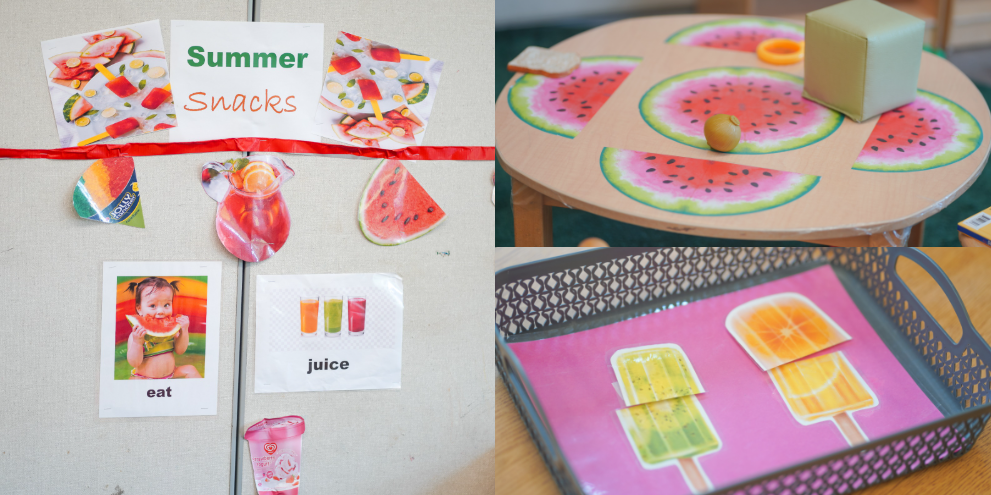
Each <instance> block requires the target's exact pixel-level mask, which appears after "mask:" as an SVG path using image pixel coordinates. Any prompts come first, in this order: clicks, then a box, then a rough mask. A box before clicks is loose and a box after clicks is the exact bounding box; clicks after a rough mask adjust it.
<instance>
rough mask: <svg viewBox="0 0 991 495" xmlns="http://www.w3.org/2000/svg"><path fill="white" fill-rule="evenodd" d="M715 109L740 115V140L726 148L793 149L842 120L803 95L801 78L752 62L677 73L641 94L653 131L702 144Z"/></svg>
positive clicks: (818, 137) (738, 150) (642, 109)
mask: <svg viewBox="0 0 991 495" xmlns="http://www.w3.org/2000/svg"><path fill="white" fill-rule="evenodd" d="M720 113H724V114H730V115H734V116H736V118H737V119H739V120H740V144H738V145H737V146H736V148H734V149H733V150H732V151H731V152H730V153H744V154H763V153H777V152H780V151H788V150H793V149H798V148H801V147H803V146H808V145H810V144H813V143H815V142H818V141H820V140H822V139H824V138H826V137H827V136H829V135H830V134H832V133H833V132H834V131H835V130H836V129H838V128H839V127H840V124H842V123H843V115H842V114H840V113H839V112H836V111H834V110H832V109H829V108H826V107H824V106H822V105H820V104H818V103H816V102H814V101H811V100H807V99H805V98H802V78H800V77H797V76H793V75H791V74H786V73H784V72H780V71H776V70H768V69H759V68H754V67H718V68H711V69H700V70H694V71H690V72H685V73H684V74H678V75H676V76H672V77H670V78H668V79H665V80H663V81H661V82H660V83H658V84H657V85H655V86H654V87H652V88H651V89H650V90H648V91H647V93H646V94H645V95H644V96H643V98H642V99H641V100H640V115H641V116H642V117H643V119H644V120H645V121H646V122H647V124H648V125H650V126H651V127H652V128H653V129H654V130H655V131H657V132H659V133H661V134H662V135H664V136H665V137H668V138H670V139H673V140H675V141H677V142H679V143H682V144H686V145H688V146H692V147H694V148H700V149H705V150H707V149H709V145H708V144H706V142H705V133H704V132H703V129H704V126H705V121H706V119H708V118H709V117H711V116H713V115H716V114H720Z"/></svg>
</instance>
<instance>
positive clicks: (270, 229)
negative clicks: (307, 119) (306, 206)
mask: <svg viewBox="0 0 991 495" xmlns="http://www.w3.org/2000/svg"><path fill="white" fill-rule="evenodd" d="M293 175H295V172H293V169H291V168H289V167H288V166H287V165H286V164H285V162H283V161H282V160H280V159H278V158H276V157H274V156H258V155H255V156H252V157H251V158H238V159H231V160H227V161H226V162H224V163H219V162H209V163H206V164H204V165H203V172H202V177H201V179H202V185H203V190H204V191H206V193H207V195H209V196H210V197H211V198H213V199H214V200H215V201H217V202H218V203H219V204H218V206H217V222H216V223H217V236H219V237H220V242H221V243H223V245H224V247H225V248H227V250H228V251H230V252H231V254H233V255H234V256H237V257H238V258H240V259H242V260H244V261H262V260H265V259H268V258H270V257H271V256H272V255H273V254H275V253H276V252H277V251H278V250H279V249H281V248H282V245H283V244H285V243H286V239H287V238H289V226H290V220H289V210H288V208H287V207H286V201H285V199H283V197H282V192H281V190H280V187H281V186H282V185H283V184H285V183H286V182H287V181H289V179H291V178H292V177H293Z"/></svg>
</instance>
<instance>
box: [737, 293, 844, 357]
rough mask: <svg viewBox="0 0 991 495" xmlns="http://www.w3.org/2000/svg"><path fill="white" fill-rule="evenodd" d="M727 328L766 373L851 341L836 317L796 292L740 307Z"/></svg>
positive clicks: (765, 298) (757, 300)
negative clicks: (836, 320)
mask: <svg viewBox="0 0 991 495" xmlns="http://www.w3.org/2000/svg"><path fill="white" fill-rule="evenodd" d="M726 328H727V329H728V330H729V332H730V333H731V334H732V335H733V338H735V339H736V341H737V342H739V344H740V345H741V346H743V348H744V349H745V350H746V351H747V353H748V354H750V357H752V358H753V359H754V360H755V361H757V364H758V365H760V367H761V369H762V370H764V371H767V370H769V369H771V368H774V367H776V366H780V365H782V364H785V363H788V362H791V361H794V360H796V359H800V358H803V357H805V356H809V355H812V354H814V353H816V352H819V351H821V350H823V349H827V348H829V347H832V346H834V345H836V344H839V343H841V342H846V341H847V340H850V336H849V335H848V334H847V333H846V332H845V331H843V329H842V328H840V326H839V325H837V324H836V322H834V321H833V320H832V318H830V317H829V316H828V315H826V313H824V312H823V311H822V310H821V309H819V308H818V307H817V306H816V305H815V304H814V303H813V302H812V301H810V300H809V299H808V298H807V297H805V296H803V295H801V294H797V293H794V292H785V293H781V294H774V295H770V296H767V297H762V298H760V299H755V300H753V301H750V302H748V303H746V304H743V305H741V306H738V307H736V308H735V309H733V311H730V314H729V316H727V317H726Z"/></svg>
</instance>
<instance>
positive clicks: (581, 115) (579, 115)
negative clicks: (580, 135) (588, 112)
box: [577, 113, 585, 119]
mask: <svg viewBox="0 0 991 495" xmlns="http://www.w3.org/2000/svg"><path fill="white" fill-rule="evenodd" d="M584 116H585V114H583V113H580V114H578V117H577V118H579V119H580V118H582V117H584Z"/></svg>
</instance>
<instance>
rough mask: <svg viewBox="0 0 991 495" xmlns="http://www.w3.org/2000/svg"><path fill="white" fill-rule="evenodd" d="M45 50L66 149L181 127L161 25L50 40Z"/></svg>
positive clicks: (44, 44)
mask: <svg viewBox="0 0 991 495" xmlns="http://www.w3.org/2000/svg"><path fill="white" fill-rule="evenodd" d="M41 47H42V52H43V56H44V63H45V74H46V77H47V79H48V92H49V94H50V95H51V99H52V110H53V112H54V114H55V124H56V126H57V127H58V134H59V144H60V145H61V147H63V148H67V147H72V146H85V145H88V144H92V143H95V142H98V141H102V140H109V139H116V138H118V137H122V136H133V135H139V134H146V133H149V132H155V131H160V130H163V129H168V128H171V127H175V126H176V115H175V108H174V105H173V103H172V93H171V86H170V84H169V68H168V64H167V63H166V59H165V43H164V42H163V41H162V31H161V27H160V24H159V21H157V20H156V21H148V22H142V23H138V24H130V25H127V26H121V27H116V28H111V29H104V30H101V31H95V32H92V33H86V34H81V35H76V36H67V37H65V38H59V39H55V40H48V41H44V42H42V43H41Z"/></svg>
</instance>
